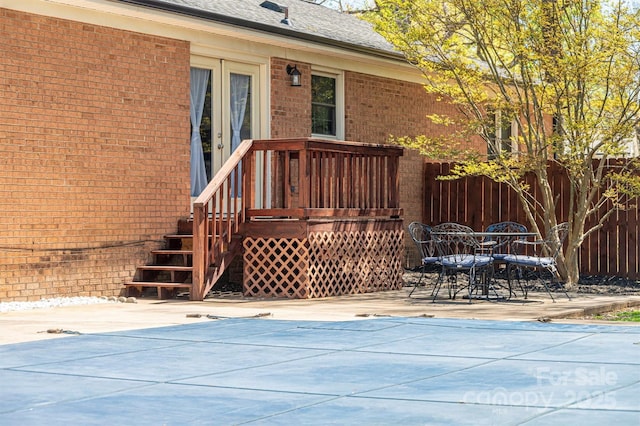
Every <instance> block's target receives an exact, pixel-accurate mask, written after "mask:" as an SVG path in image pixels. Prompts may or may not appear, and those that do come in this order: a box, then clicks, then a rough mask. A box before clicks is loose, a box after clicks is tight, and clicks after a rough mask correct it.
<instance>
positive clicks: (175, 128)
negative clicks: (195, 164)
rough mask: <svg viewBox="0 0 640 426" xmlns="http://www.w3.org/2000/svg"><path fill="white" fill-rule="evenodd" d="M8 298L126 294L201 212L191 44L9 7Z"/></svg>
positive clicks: (4, 144)
mask: <svg viewBox="0 0 640 426" xmlns="http://www.w3.org/2000/svg"><path fill="white" fill-rule="evenodd" d="M0 50H1V51H2V55H0V88H1V89H0V211H1V212H2V214H1V215H0V301H11V300H14V301H21V300H36V299H40V298H43V297H52V296H58V295H66V296H78V295H84V296H88V295H111V294H118V293H119V292H120V291H121V289H122V288H123V287H122V283H123V282H124V281H126V280H129V279H131V277H132V275H133V273H134V271H135V267H136V265H137V264H142V263H144V262H145V261H146V260H147V256H148V253H149V249H150V248H152V247H157V246H158V245H159V244H160V240H161V237H162V235H163V234H164V233H166V232H170V231H174V230H175V228H176V226H177V219H178V218H180V217H184V216H186V215H188V214H189V211H188V209H189V152H190V149H189V45H188V43H187V42H181V41H175V40H170V39H165V38H160V37H152V36H147V35H142V34H138V33H132V32H126V31H120V30H115V29H110V28H105V27H99V26H95V25H88V24H82V23H77V22H72V21H66V20H60V19H53V18H48V17H43V16H38V15H32V14H25V13H20V12H14V11H9V10H6V9H0Z"/></svg>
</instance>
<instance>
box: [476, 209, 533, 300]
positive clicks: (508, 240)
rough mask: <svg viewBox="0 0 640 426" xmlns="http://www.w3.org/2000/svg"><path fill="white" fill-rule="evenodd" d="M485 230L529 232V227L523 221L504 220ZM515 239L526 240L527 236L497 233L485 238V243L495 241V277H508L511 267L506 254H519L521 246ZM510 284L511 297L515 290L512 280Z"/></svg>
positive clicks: (493, 254)
mask: <svg viewBox="0 0 640 426" xmlns="http://www.w3.org/2000/svg"><path fill="white" fill-rule="evenodd" d="M485 232H496V233H498V232H504V233H509V232H528V230H527V227H526V226H524V225H523V224H521V223H517V222H511V221H504V222H497V223H492V224H490V225H489V226H487V228H486V229H485ZM515 240H526V237H518V236H512V235H495V236H487V237H485V238H484V241H483V243H484V244H489V243H493V244H494V246H493V253H492V256H493V263H494V277H496V278H508V277H506V274H507V272H509V268H508V267H507V262H505V260H504V258H505V256H507V255H509V254H518V249H519V248H521V246H520V245H518V244H516V245H514V244H513V242H514V241H515ZM507 281H508V284H509V297H511V295H515V292H514V291H513V289H512V288H511V281H509V280H507ZM521 290H522V292H523V294H524V288H522V286H521Z"/></svg>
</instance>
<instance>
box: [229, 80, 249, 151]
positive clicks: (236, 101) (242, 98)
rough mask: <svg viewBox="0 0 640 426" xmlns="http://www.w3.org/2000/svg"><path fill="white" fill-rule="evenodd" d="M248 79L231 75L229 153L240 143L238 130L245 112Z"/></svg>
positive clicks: (240, 127) (240, 128)
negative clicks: (230, 134)
mask: <svg viewBox="0 0 640 426" xmlns="http://www.w3.org/2000/svg"><path fill="white" fill-rule="evenodd" d="M250 79H251V77H250V76H248V75H241V74H231V130H232V131H233V135H232V137H231V152H233V151H235V150H236V148H237V147H238V146H239V145H240V142H241V140H240V130H242V123H243V121H244V113H245V111H246V110H247V97H248V95H249V82H250Z"/></svg>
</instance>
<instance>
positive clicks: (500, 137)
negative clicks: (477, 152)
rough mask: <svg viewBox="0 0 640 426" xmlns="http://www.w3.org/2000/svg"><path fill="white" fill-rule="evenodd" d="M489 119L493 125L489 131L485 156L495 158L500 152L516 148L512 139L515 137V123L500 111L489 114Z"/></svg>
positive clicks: (511, 150) (510, 151) (513, 150)
mask: <svg viewBox="0 0 640 426" xmlns="http://www.w3.org/2000/svg"><path fill="white" fill-rule="evenodd" d="M489 119H490V121H492V122H493V123H495V125H494V126H493V128H492V129H491V131H490V132H489V144H488V146H487V157H488V158H489V160H495V159H496V158H497V157H498V155H499V154H500V153H512V152H515V151H516V150H517V146H516V145H515V143H514V140H515V139H516V137H517V132H516V129H517V127H516V125H515V123H514V122H513V120H511V119H510V118H508V117H506V114H503V113H501V111H498V112H495V113H491V114H489Z"/></svg>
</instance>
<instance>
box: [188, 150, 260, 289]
mask: <svg viewBox="0 0 640 426" xmlns="http://www.w3.org/2000/svg"><path fill="white" fill-rule="evenodd" d="M252 145H253V141H252V140H250V139H249V140H245V141H242V143H241V144H240V146H238V148H236V150H235V151H234V152H233V153H232V154H231V156H230V157H229V159H228V160H227V161H226V162H225V163H224V165H223V166H222V168H221V169H220V170H219V171H218V172H217V173H216V175H215V176H214V177H213V179H212V180H211V182H209V184H208V185H207V187H206V188H205V189H204V190H203V191H202V193H201V194H200V195H199V196H198V198H196V200H195V202H194V203H193V256H192V262H193V263H192V266H193V272H192V290H191V293H190V298H191V299H192V300H203V299H204V296H205V294H206V292H207V291H208V290H209V289H210V288H211V287H212V286H213V284H214V282H213V281H214V273H213V272H214V271H213V270H212V267H218V268H220V267H221V265H219V264H218V263H219V260H220V258H221V256H222V254H223V253H224V252H225V250H226V249H227V248H228V247H229V246H230V244H231V242H232V238H233V234H234V233H236V232H237V231H238V229H239V227H240V224H241V222H242V221H243V220H244V214H243V210H244V206H243V205H242V202H243V199H242V198H240V203H241V205H240V206H238V199H237V197H235V195H237V194H238V193H239V191H238V189H239V187H238V181H241V182H245V179H244V174H243V175H242V177H241V176H240V169H241V164H242V161H243V159H244V158H245V156H246V155H247V153H248V152H250V150H251V147H252ZM244 186H245V185H244V184H243V188H244ZM232 194H233V195H234V197H233V200H232V197H231V195H232ZM210 208H211V210H209V209H210Z"/></svg>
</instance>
